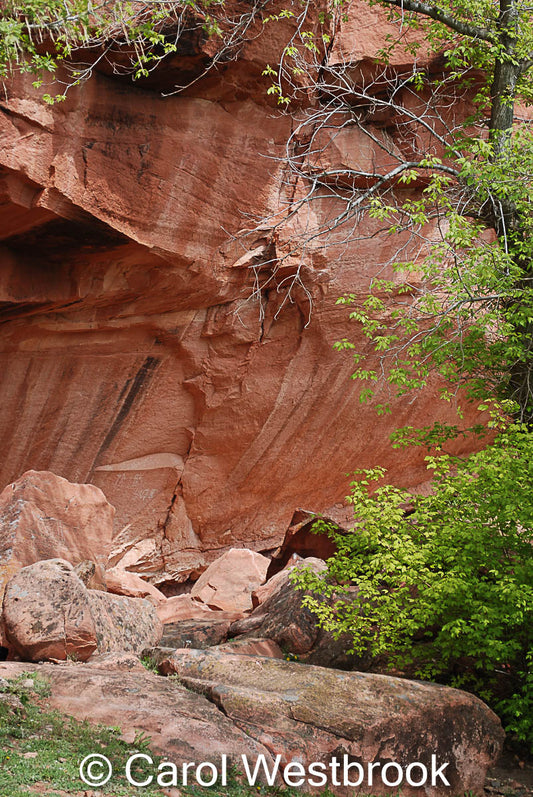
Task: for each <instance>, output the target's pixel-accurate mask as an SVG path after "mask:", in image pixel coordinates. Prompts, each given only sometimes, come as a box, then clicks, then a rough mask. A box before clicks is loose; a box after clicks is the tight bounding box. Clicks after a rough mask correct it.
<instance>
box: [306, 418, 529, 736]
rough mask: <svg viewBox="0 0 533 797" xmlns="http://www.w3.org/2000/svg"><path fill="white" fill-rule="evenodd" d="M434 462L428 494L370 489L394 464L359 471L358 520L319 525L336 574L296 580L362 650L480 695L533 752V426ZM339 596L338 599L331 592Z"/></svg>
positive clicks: (323, 617)
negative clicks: (330, 544)
mask: <svg viewBox="0 0 533 797" xmlns="http://www.w3.org/2000/svg"><path fill="white" fill-rule="evenodd" d="M428 462H429V467H430V468H433V469H434V470H435V480H434V492H433V494H432V495H429V496H426V497H420V496H418V497H414V496H413V495H411V494H409V493H407V492H405V491H403V490H400V489H397V488H396V487H393V486H390V485H388V486H383V487H379V488H378V489H376V490H375V492H373V494H372V495H370V494H369V493H370V491H371V488H372V487H373V486H375V485H374V484H373V482H375V481H376V480H379V479H380V478H381V477H382V476H383V475H384V471H383V470H382V469H374V470H373V471H360V472H358V474H357V478H356V480H355V481H354V482H353V483H352V485H351V487H352V494H351V498H350V500H351V502H352V503H353V505H354V515H355V519H356V525H355V528H354V529H353V530H352V531H351V533H349V534H341V533H339V532H338V531H335V530H333V529H331V528H328V527H327V524H325V523H324V522H321V521H319V522H318V525H319V526H321V530H323V531H324V530H326V531H328V533H329V534H330V535H331V536H332V537H334V539H335V541H336V543H337V546H338V553H337V554H336V555H335V556H333V557H332V558H331V559H330V560H329V562H328V565H329V567H328V571H327V572H326V573H325V574H323V575H315V574H312V573H310V572H302V573H297V574H296V575H295V576H294V577H293V578H294V579H295V582H296V583H297V584H298V586H300V587H302V588H305V589H311V590H313V592H314V596H311V597H309V598H306V599H305V600H306V602H307V605H308V606H309V607H310V608H311V609H312V610H313V611H314V612H315V613H316V614H317V615H318V617H319V618H320V622H321V624H322V625H324V626H325V627H326V628H328V629H330V630H332V631H333V632H334V633H335V634H336V635H338V634H340V633H342V632H346V631H348V632H350V633H351V635H352V637H353V650H354V651H356V652H362V651H364V650H365V649H367V648H370V650H371V651H372V652H373V653H374V654H375V655H380V654H381V655H382V654H386V656H387V657H388V659H389V661H390V662H391V663H392V664H393V666H395V667H396V668H398V667H399V668H401V669H403V670H404V671H405V670H406V668H407V671H408V672H409V673H410V674H412V675H415V676H416V677H420V678H424V679H429V680H441V681H444V682H446V683H449V684H451V685H453V686H458V687H462V688H466V689H468V690H470V691H473V692H475V693H476V694H478V695H479V696H480V697H482V698H483V699H485V700H486V701H487V702H488V703H489V704H490V705H491V706H492V707H493V708H494V709H495V711H496V712H497V713H498V714H499V715H500V717H501V718H502V720H503V722H504V724H505V726H506V729H507V730H508V731H509V732H511V733H512V735H513V736H514V738H517V739H519V740H521V741H525V742H527V743H528V744H529V746H530V748H531V749H532V750H533V547H532V541H533V540H532V534H533V532H532V530H533V479H532V476H533V433H532V432H530V431H528V430H527V428H526V427H525V426H521V425H513V426H510V427H509V428H507V429H506V430H504V431H502V432H500V434H499V436H498V437H497V438H496V440H495V442H494V443H493V444H492V445H490V446H489V447H488V448H486V449H485V450H484V451H481V452H480V453H478V454H474V455H472V456H471V457H470V458H469V459H467V460H466V461H457V460H454V459H452V458H450V457H448V456H440V457H438V458H437V457H428ZM407 507H408V508H409V509H410V511H408V512H407V511H406V508H407ZM353 584H355V585H357V587H358V593H357V597H356V599H355V600H354V599H353V589H352V591H351V594H350V595H349V598H348V596H347V589H348V587H349V586H350V585H353ZM345 595H346V596H347V597H344V596H345ZM331 596H336V597H337V600H336V601H335V602H334V605H333V606H330V605H328V604H327V603H325V602H324V601H323V600H322V597H326V598H328V597H331Z"/></svg>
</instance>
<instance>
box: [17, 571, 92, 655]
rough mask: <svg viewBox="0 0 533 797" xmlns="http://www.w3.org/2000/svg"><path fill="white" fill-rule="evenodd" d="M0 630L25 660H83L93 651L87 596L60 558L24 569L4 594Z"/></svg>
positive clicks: (79, 580) (84, 589)
mask: <svg viewBox="0 0 533 797" xmlns="http://www.w3.org/2000/svg"><path fill="white" fill-rule="evenodd" d="M3 609H4V618H3V619H4V629H5V635H6V639H7V642H8V644H9V646H10V648H11V649H12V650H13V651H14V652H15V653H17V654H18V655H19V656H21V657H22V658H24V659H27V660H29V661H40V660H44V659H66V658H68V657H73V658H76V659H78V660H79V661H87V659H88V658H89V657H90V656H91V654H92V653H94V651H95V650H96V648H97V640H96V629H95V625H94V620H93V616H92V612H91V608H90V605H89V592H88V590H87V588H86V587H85V585H84V584H83V582H82V581H81V579H80V578H78V576H77V575H76V573H75V572H74V569H73V568H72V565H71V564H69V562H66V561H65V560H63V559H49V560H48V561H46V562H37V563H36V564H33V565H30V566H28V567H23V568H22V569H21V570H20V571H19V572H18V573H17V574H16V575H15V576H13V578H12V579H11V580H10V581H9V582H8V584H7V586H6V589H5V594H4V604H3Z"/></svg>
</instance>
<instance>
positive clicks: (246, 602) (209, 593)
mask: <svg viewBox="0 0 533 797" xmlns="http://www.w3.org/2000/svg"><path fill="white" fill-rule="evenodd" d="M269 564H270V560H269V559H267V558H266V556H262V554H260V553H256V552H255V551H250V550H248V549H247V548H231V549H230V550H229V551H227V552H226V553H225V554H223V555H222V556H220V557H219V558H218V559H216V560H215V561H214V562H213V563H212V564H210V565H209V567H208V568H207V570H206V571H205V572H204V573H202V575H201V576H200V578H199V579H198V581H197V582H196V584H195V585H194V587H193V588H192V591H191V597H193V598H196V599H197V600H200V601H202V603H205V604H206V605H207V606H209V607H210V608H212V609H222V610H224V611H230V612H231V611H234V612H244V611H247V610H249V609H251V608H252V593H253V591H254V590H255V589H257V588H258V587H259V586H260V585H261V584H262V583H263V582H264V581H265V579H266V574H267V570H268V566H269Z"/></svg>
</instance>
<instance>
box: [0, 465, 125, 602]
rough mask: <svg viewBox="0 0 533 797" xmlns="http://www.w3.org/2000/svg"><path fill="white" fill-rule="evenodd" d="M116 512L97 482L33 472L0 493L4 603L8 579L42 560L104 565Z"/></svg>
mask: <svg viewBox="0 0 533 797" xmlns="http://www.w3.org/2000/svg"><path fill="white" fill-rule="evenodd" d="M114 515H115V510H114V508H113V507H112V506H111V504H110V503H108V501H107V500H106V497H105V495H104V494H103V492H102V491H101V490H100V489H99V488H98V487H95V486H94V485H92V484H73V483H71V482H69V481H67V480H66V479H63V478H61V476H56V475H55V473H50V472H49V471H35V470H29V471H27V472H26V473H24V475H23V476H21V477H20V479H18V480H17V481H16V482H13V484H8V485H7V487H6V488H5V489H4V490H3V491H2V493H0V599H1V596H2V594H3V592H4V588H5V585H6V583H7V581H8V579H9V578H10V577H11V576H12V575H14V574H15V573H16V572H18V571H19V570H20V569H21V568H22V567H25V566H26V565H30V564H33V563H34V562H40V561H41V560H43V559H54V558H59V559H65V560H66V561H67V562H71V564H73V565H77V564H79V563H80V562H82V561H84V560H90V561H92V562H94V563H95V565H96V567H97V568H98V567H102V568H103V567H105V564H106V561H107V556H108V553H109V550H110V548H111V540H112V537H113V519H114Z"/></svg>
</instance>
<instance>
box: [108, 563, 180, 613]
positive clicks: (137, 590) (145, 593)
mask: <svg viewBox="0 0 533 797" xmlns="http://www.w3.org/2000/svg"><path fill="white" fill-rule="evenodd" d="M105 580H106V585H107V591H108V592H113V593H114V594H115V595H127V596H128V597H130V598H152V599H153V600H154V601H155V602H156V603H157V604H160V603H166V601H167V597H166V595H163V593H162V592H161V591H160V590H158V589H157V587H154V585H153V584H150V583H149V582H148V581H145V580H144V578H141V576H138V575H137V574H136V573H130V572H129V571H128V570H124V569H123V568H121V567H112V568H111V569H110V570H106V574H105Z"/></svg>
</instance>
